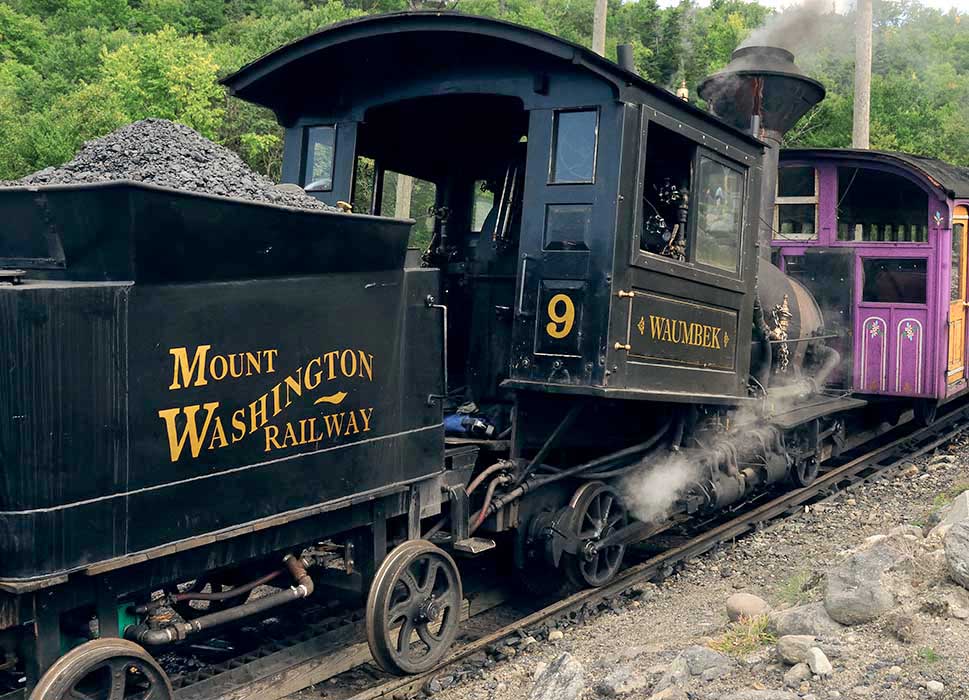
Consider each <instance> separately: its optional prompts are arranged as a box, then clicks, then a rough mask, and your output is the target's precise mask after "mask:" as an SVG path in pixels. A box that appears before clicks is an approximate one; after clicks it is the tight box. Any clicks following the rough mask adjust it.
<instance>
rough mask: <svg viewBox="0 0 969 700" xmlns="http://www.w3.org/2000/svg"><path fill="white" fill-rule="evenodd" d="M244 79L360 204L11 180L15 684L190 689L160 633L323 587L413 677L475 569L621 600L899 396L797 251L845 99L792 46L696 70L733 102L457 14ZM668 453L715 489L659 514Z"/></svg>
mask: <svg viewBox="0 0 969 700" xmlns="http://www.w3.org/2000/svg"><path fill="white" fill-rule="evenodd" d="M334 76H339V78H338V79H334ZM324 82H325V87H324V85H323V84H324ZM225 84H226V85H227V86H228V88H229V90H230V92H231V93H232V94H233V95H234V96H235V97H237V98H240V99H243V100H246V101H249V102H252V103H254V104H257V105H262V106H264V107H268V108H269V109H271V110H272V111H273V112H274V113H275V115H276V117H277V119H278V121H279V123H280V124H281V125H282V126H283V127H285V150H284V160H283V179H284V180H285V181H286V182H291V183H296V184H299V185H301V186H302V187H304V189H305V190H306V191H307V192H309V193H311V194H313V196H316V197H317V198H319V199H320V200H322V201H324V202H327V203H329V204H333V205H337V204H340V205H341V206H342V207H343V208H348V207H350V206H351V205H352V207H353V208H354V209H355V213H352V214H346V213H334V212H329V211H325V212H324V211H321V212H315V211H297V210H293V209H287V208H285V207H280V206H275V205H268V204H255V203H250V202H243V201H239V200H232V199H227V198H223V197H215V196H206V195H200V194H189V193H185V192H176V191H172V190H166V189H163V188H157V187H151V186H146V185H142V184H137V183H130V182H121V183H111V184H102V185H83V186H82V185H78V186H49V187H39V188H37V187H35V188H11V189H6V190H4V191H0V210H2V211H4V212H5V217H4V218H5V221H6V222H7V225H6V226H5V227H4V230H3V232H2V233H0V268H2V269H3V271H2V273H0V275H2V279H3V281H4V282H5V284H2V285H0V329H2V331H0V357H3V358H4V363H5V366H6V367H7V368H8V370H7V371H5V372H3V373H0V477H2V478H0V649H2V650H3V652H4V656H2V657H0V671H2V672H3V673H4V674H5V676H3V677H5V678H12V679H15V680H14V681H11V683H10V685H9V686H7V692H6V693H4V692H3V686H0V698H4V699H7V698H26V697H29V698H31V700H39V699H41V698H43V699H45V700H62V699H65V698H70V697H75V696H76V695H75V694H76V693H90V694H91V696H98V697H101V695H97V693H102V695H103V694H105V693H108V692H109V691H110V693H111V695H110V697H112V698H127V697H142V695H138V694H139V693H142V694H144V693H149V692H150V693H152V694H151V696H150V697H152V698H162V699H165V698H173V697H176V696H177V694H176V693H175V691H174V690H173V689H172V686H171V684H170V681H169V679H168V677H167V676H166V673H165V671H164V670H163V668H162V667H161V666H160V665H159V664H158V662H157V660H156V659H155V656H154V655H153V653H150V652H149V651H148V650H150V651H151V652H154V653H156V654H157V653H158V652H159V651H164V650H167V649H169V648H171V647H172V646H174V645H178V644H180V643H182V642H183V640H191V639H195V638H198V637H199V636H201V635H205V634H207V633H211V631H212V630H215V629H221V628H222V627H223V626H226V625H232V624H234V623H235V624H238V623H239V621H241V620H244V619H248V618H251V617H252V616H255V615H257V614H261V613H265V612H266V611H268V610H272V609H274V608H276V607H277V606H282V605H284V604H289V603H292V602H293V601H296V600H299V599H305V598H309V597H311V596H313V595H314V592H315V593H317V595H318V594H319V590H320V589H325V590H334V589H336V588H340V589H343V590H346V589H351V590H352V591H354V592H355V594H356V595H358V596H359V597H360V598H361V599H365V600H366V616H367V618H366V619H367V632H368V641H369V644H370V648H371V651H372V653H373V657H374V658H375V660H376V661H377V662H378V663H379V664H380V665H381V666H383V667H384V668H386V669H388V670H390V671H393V672H397V673H417V672H421V671H423V670H426V669H429V668H431V667H433V665H434V664H435V663H436V662H437V661H439V660H440V659H441V657H442V655H443V654H444V653H445V652H446V650H447V648H448V646H449V645H450V644H451V642H452V641H453V639H454V637H455V634H456V632H457V629H458V626H459V624H460V613H461V607H462V598H463V592H462V582H461V576H460V571H459V569H458V567H457V566H456V564H455V559H456V558H461V557H476V556H480V555H482V554H483V553H484V552H488V551H490V550H493V549H496V548H499V549H501V550H502V551H503V552H504V553H506V554H507V556H506V557H504V558H503V560H504V561H505V562H506V563H507V564H508V566H511V567H514V568H515V569H516V570H519V571H523V572H525V574H526V575H524V576H521V578H522V579H524V580H528V581H535V580H548V581H562V580H568V581H570V582H571V583H574V584H578V585H583V586H599V585H602V584H604V583H607V582H608V581H609V580H610V579H612V577H614V576H615V574H616V573H617V572H618V570H619V568H620V566H621V562H622V559H623V555H624V552H625V548H626V546H627V545H628V544H629V543H631V542H634V541H637V540H640V539H643V538H644V537H647V536H648V535H649V534H650V533H652V532H655V531H656V530H658V529H660V528H662V527H663V524H664V522H665V521H666V520H667V519H668V518H669V517H671V516H673V515H674V514H676V515H693V514H696V513H701V512H706V511H711V510H716V509H718V508H723V507H725V506H727V505H730V504H732V503H736V502H738V501H740V500H742V499H744V498H745V497H747V496H748V495H749V494H750V493H752V492H754V491H756V490H758V489H762V488H763V487H765V486H766V485H768V484H771V483H778V482H783V481H785V480H787V481H789V482H791V483H793V484H800V485H804V484H809V483H810V482H811V481H812V480H813V479H814V478H815V477H816V475H817V473H818V469H819V465H820V464H821V463H822V462H823V461H824V460H825V459H827V458H829V457H830V456H831V455H832V454H837V453H838V452H839V451H840V450H842V449H844V447H845V445H846V444H849V443H850V439H849V437H848V436H849V433H850V432H851V431H850V430H849V428H855V427H858V426H864V425H868V424H870V423H871V422H872V421H873V420H875V421H877V422H885V416H886V411H889V412H890V411H892V410H895V411H896V413H898V414H899V415H900V414H901V409H899V408H898V406H902V408H904V407H905V406H906V405H909V404H892V403H880V404H878V405H877V407H876V408H874V409H873V408H872V406H873V402H874V401H875V400H876V399H877V398H878V397H876V396H868V395H866V396H860V395H859V394H860V393H864V391H861V392H859V391H854V392H853V389H856V387H854V386H853V385H852V382H853V374H852V368H851V367H850V366H848V363H846V361H845V358H846V357H847V356H848V354H847V353H846V352H845V351H844V348H843V347H842V350H840V351H839V349H837V345H838V343H839V342H840V343H842V346H844V344H845V343H846V342H848V341H850V334H848V335H847V336H846V335H845V334H841V335H838V337H834V336H835V334H832V333H829V332H827V331H826V330H825V327H824V324H823V322H822V313H821V308H820V307H819V304H818V303H817V302H816V301H815V297H814V296H813V295H812V294H811V292H809V291H808V288H807V287H808V286H812V285H813V286H814V288H815V289H821V290H823V289H824V288H825V284H824V282H823V280H821V281H820V282H819V281H818V279H819V278H818V269H819V268H818V267H817V266H815V267H811V266H810V265H805V264H804V262H803V261H802V260H799V259H795V258H797V257H798V256H799V257H800V258H805V257H810V255H815V256H824V255H830V253H829V252H828V248H829V247H830V246H828V248H826V247H825V246H824V245H823V244H824V243H825V242H826V239H824V238H816V239H807V238H805V239H800V240H797V241H796V242H797V243H798V245H799V246H801V247H794V248H792V247H791V240H789V239H783V238H779V237H778V236H776V235H775V231H778V230H780V231H785V230H787V228H793V226H792V227H788V226H787V223H786V219H785V218H784V217H786V216H788V213H789V212H787V211H786V210H784V209H783V206H785V205H787V204H791V203H792V202H789V201H786V200H784V199H783V198H782V200H781V201H780V203H779V204H778V207H777V210H778V211H779V212H781V214H780V216H781V219H782V222H781V223H778V221H776V220H775V206H774V197H775V191H777V188H776V183H777V177H778V176H777V173H778V172H781V173H782V175H781V191H782V193H783V192H784V191H786V190H785V187H786V186H787V183H788V181H789V180H790V177H788V176H789V175H791V173H787V174H785V171H784V169H783V168H782V169H781V170H780V171H778V158H779V155H778V154H779V144H780V139H781V136H782V135H783V133H784V132H785V131H786V130H787V129H788V128H790V126H792V125H793V124H794V123H795V122H796V121H797V120H798V119H799V118H800V117H801V116H802V115H803V114H804V113H805V112H806V111H807V110H808V109H810V107H811V106H812V105H814V104H815V103H817V102H818V101H819V100H820V99H822V98H823V95H824V89H823V87H822V86H821V85H820V84H818V83H817V82H815V81H813V80H811V79H809V78H807V77H805V76H804V75H803V74H801V72H800V71H799V70H798V69H797V67H796V66H795V64H794V61H793V57H792V56H791V55H790V54H789V53H787V52H785V51H783V50H780V49H771V48H764V47H761V48H749V49H741V50H739V51H738V52H737V53H736V54H735V57H734V61H733V62H732V63H731V64H730V65H728V66H727V67H726V68H725V69H724V70H723V71H721V72H719V73H717V74H715V75H713V76H711V77H710V78H708V79H707V80H706V81H705V82H704V83H703V84H702V85H701V86H700V94H701V95H702V96H703V97H704V99H705V100H706V101H707V102H708V103H709V104H710V105H711V106H712V108H713V109H714V111H715V112H716V114H717V115H719V116H714V115H712V114H710V113H707V112H705V111H703V110H700V109H698V108H696V107H694V106H692V105H690V104H689V103H687V102H685V101H683V100H680V99H678V98H677V97H676V96H674V95H672V94H670V93H669V92H667V91H666V90H663V89H661V88H659V87H657V86H655V85H653V84H651V83H649V82H648V81H646V80H643V79H642V78H641V77H639V76H638V75H637V74H636V73H635V71H634V70H633V69H632V66H631V63H630V61H629V56H628V53H626V52H625V51H621V53H620V62H619V64H617V63H614V62H612V61H609V60H607V59H605V58H603V57H601V56H598V55H596V54H594V53H591V52H590V51H588V50H586V49H584V48H583V47H580V46H578V45H575V44H572V43H569V42H567V41H563V40H562V39H559V38H556V37H553V36H550V35H548V34H545V33H542V32H538V31H535V30H531V29H527V28H524V27H520V26H516V25H513V24H509V23H505V22H500V21H496V20H490V19H484V18H479V17H471V16H463V15H458V14H449V13H417V14H413V13H404V14H391V15H381V16H376V17H368V18H363V19H359V20H354V21H350V22H346V23H342V24H338V25H335V26H333V27H330V28H327V29H325V30H323V31H321V32H319V33H317V34H313V35H311V36H308V37H306V38H304V39H302V40H300V41H297V42H295V43H293V44H290V45H288V46H284V47H282V48H280V49H278V50H276V51H274V52H272V53H270V54H268V55H266V56H264V57H262V58H260V59H259V60H257V61H255V62H254V63H251V64H249V65H247V66H245V67H243V68H242V69H241V70H240V71H238V72H237V73H235V74H234V75H232V76H230V77H228V78H227V79H226V80H225ZM805 158H808V154H800V155H799V156H798V157H797V159H796V160H795V161H792V164H793V165H796V166H798V167H804V165H803V163H804V159H805ZM407 182H410V183H411V185H413V183H418V185H420V186H421V187H424V188H425V191H427V188H430V189H432V190H433V191H434V198H433V205H432V206H431V207H430V208H429V211H428V212H427V214H426V218H425V220H424V221H422V222H421V223H420V224H418V226H428V228H429V233H430V234H431V240H430V243H429V244H428V245H426V247H425V249H424V250H423V251H420V250H409V249H408V247H407V246H408V235H409V232H410V230H411V227H412V224H413V222H412V221H410V220H403V219H400V218H395V217H393V216H390V214H391V211H390V210H391V209H392V208H395V209H396V207H392V206H391V205H392V203H393V198H392V195H395V196H396V201H397V202H398V203H399V202H400V201H403V200H404V199H405V195H404V194H403V192H404V190H406V187H407V186H410V185H406V184H405V183H407ZM825 196H827V195H825ZM814 204H815V205H816V206H817V203H816V202H815V203H814ZM816 211H820V210H816ZM927 225H929V226H931V222H927ZM935 225H936V227H937V229H933V231H932V232H927V234H926V238H927V239H928V240H932V241H935V240H936V238H938V237H939V236H940V235H941V234H940V233H939V231H940V230H943V229H938V227H939V226H946V225H948V217H947V216H946V217H945V218H944V219H943V220H940V221H938V222H936V224H935ZM945 231H946V232H947V233H948V229H945ZM824 235H827V234H824ZM963 235H964V234H963ZM945 240H946V241H947V240H948V239H945ZM812 241H813V242H812ZM814 243H817V245H816V246H815V245H814ZM927 245H928V244H927ZM812 246H813V247H816V248H817V250H816V251H814V252H813V253H812V252H808V251H806V250H804V249H806V248H810V247H812ZM846 247H847V246H846ZM772 249H774V250H775V251H777V252H776V253H775V255H779V256H780V262H781V264H782V265H784V266H786V268H787V270H788V271H789V272H791V274H790V275H785V274H784V273H783V272H781V271H780V270H779V269H778V268H777V267H776V266H774V265H772V264H771V262H770V261H769V259H768V258H769V256H770V254H771V251H772ZM964 249H965V248H964V247H963V250H964ZM943 258H944V259H945V260H948V256H943ZM813 259H814V260H818V259H822V258H820V257H815V258H813ZM823 259H827V258H823ZM963 269H964V265H963ZM795 276H796V277H798V279H799V280H801V281H797V280H796V279H795V278H794V277H795ZM802 282H803V284H802ZM806 285H807V286H806ZM960 289H963V287H960ZM823 299H824V300H825V302H826V303H828V304H829V305H830V304H833V305H834V306H835V307H836V305H837V303H838V299H837V298H836V297H834V296H833V295H831V294H825V295H824V296H823ZM825 311H826V312H827V311H828V307H827V306H826V307H825ZM842 311H844V309H842ZM835 313H838V311H837V309H835ZM838 318H839V319H843V318H844V316H843V313H841V314H840V315H839V316H838ZM923 327H924V326H923ZM846 338H847V341H846ZM886 347H887V346H886ZM885 357H886V358H887V355H886V356H885ZM926 371H927V370H926ZM900 376H901V375H900ZM925 386H927V383H926V384H920V389H924V387H925ZM876 393H877V392H876ZM886 393H888V394H890V395H891V396H895V397H897V396H898V393H896V394H891V392H886ZM955 393H956V392H953V395H955ZM881 398H883V399H884V400H885V401H890V400H896V401H897V399H892V398H890V397H889V398H886V397H881ZM943 398H945V397H944V396H938V395H937V394H934V393H932V392H929V391H922V392H921V393H919V394H917V395H916V399H917V400H919V401H921V403H920V404H919V405H921V406H923V407H927V406H930V405H932V406H934V405H935V404H937V403H938V401H939V400H941V399H943ZM886 407H887V408H886ZM892 407H895V408H892ZM909 407H910V406H909ZM896 409H898V410H896ZM922 414H923V417H930V416H929V412H928V411H927V410H926V409H925V408H923V409H922ZM898 418H899V416H898V415H893V417H892V422H895V421H897V420H898ZM671 457H673V458H675V460H676V461H678V462H684V461H685V462H688V463H689V464H691V465H692V468H693V473H694V476H693V478H692V479H691V480H690V482H689V483H688V484H686V485H685V486H684V487H683V488H682V489H680V490H678V491H677V492H676V493H675V494H674V496H673V497H672V498H671V499H670V502H669V503H668V504H665V505H664V507H663V508H662V509H661V511H660V512H648V513H647V512H645V511H644V510H643V509H641V508H639V506H638V505H637V499H636V498H635V493H634V492H635V489H636V488H637V486H636V484H641V483H642V480H641V478H640V477H641V476H642V475H643V474H650V473H653V472H654V470H657V469H662V468H664V466H663V465H664V464H668V463H670V461H671ZM639 488H641V486H640V487H639ZM268 583H274V584H275V585H277V586H280V585H281V584H282V587H280V588H278V590H276V592H274V593H271V594H269V595H265V596H262V597H250V593H251V592H252V591H253V590H254V589H255V588H257V587H258V586H260V585H263V584H268ZM286 584H288V586H287V585H286ZM193 603H205V604H208V605H209V607H208V608H204V606H202V605H192V604H193Z"/></svg>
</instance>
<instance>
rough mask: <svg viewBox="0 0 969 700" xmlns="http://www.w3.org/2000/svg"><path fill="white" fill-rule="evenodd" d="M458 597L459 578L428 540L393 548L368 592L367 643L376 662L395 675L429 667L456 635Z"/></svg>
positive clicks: (459, 604) (456, 571)
mask: <svg viewBox="0 0 969 700" xmlns="http://www.w3.org/2000/svg"><path fill="white" fill-rule="evenodd" d="M462 600H463V595H462V592H461V576H460V575H459V574H458V568H457V566H456V565H455V564H454V560H453V559H451V557H450V556H448V554H447V553H446V552H444V551H443V550H442V549H440V548H438V547H436V546H435V545H433V544H431V543H430V542H427V541H426V540H411V541H410V542H405V543H404V544H402V545H400V546H398V547H396V548H395V549H394V550H393V551H391V553H390V554H388V555H387V558H386V559H384V562H383V564H381V565H380V568H379V569H378V570H377V574H376V576H375V577H374V580H373V584H372V585H371V586H370V594H369V595H368V596H367V641H368V642H369V644H370V652H371V653H372V654H373V658H374V660H375V661H376V662H377V663H378V664H380V667H381V668H383V669H384V670H385V671H388V672H390V673H397V674H409V673H422V672H424V671H427V670H429V669H431V668H433V667H434V665H435V664H437V662H438V661H440V660H441V658H442V657H443V656H444V654H445V653H446V652H447V650H448V649H449V648H450V646H451V643H452V642H454V637H455V636H456V635H457V632H458V624H459V623H460V614H461V602H462ZM415 633H416V637H415Z"/></svg>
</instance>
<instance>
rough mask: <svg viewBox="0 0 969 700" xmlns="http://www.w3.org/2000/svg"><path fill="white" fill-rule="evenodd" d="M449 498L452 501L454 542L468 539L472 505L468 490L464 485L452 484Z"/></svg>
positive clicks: (452, 533)
mask: <svg viewBox="0 0 969 700" xmlns="http://www.w3.org/2000/svg"><path fill="white" fill-rule="evenodd" d="M447 492H448V500H449V501H450V502H451V535H452V541H453V542H461V541H462V540H466V539H468V536H469V535H470V533H469V530H470V528H471V522H470V520H471V512H470V511H471V506H470V503H469V502H468V492H467V491H466V490H465V488H464V486H463V485H458V486H452V487H450V488H449V489H448V490H447Z"/></svg>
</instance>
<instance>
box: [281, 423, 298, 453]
mask: <svg viewBox="0 0 969 700" xmlns="http://www.w3.org/2000/svg"><path fill="white" fill-rule="evenodd" d="M297 445H299V440H297V439H296V431H295V430H293V424H292V423H287V424H286V433H285V434H284V435H283V447H296V446H297Z"/></svg>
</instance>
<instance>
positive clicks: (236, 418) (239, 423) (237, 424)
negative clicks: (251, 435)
mask: <svg viewBox="0 0 969 700" xmlns="http://www.w3.org/2000/svg"><path fill="white" fill-rule="evenodd" d="M236 431H238V432H236ZM245 436H246V409H244V408H240V409H239V410H238V411H233V412H232V442H233V443H236V442H239V440H241V439H242V438H244V437H245Z"/></svg>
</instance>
